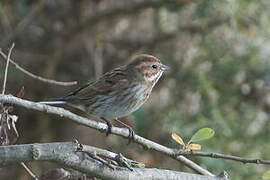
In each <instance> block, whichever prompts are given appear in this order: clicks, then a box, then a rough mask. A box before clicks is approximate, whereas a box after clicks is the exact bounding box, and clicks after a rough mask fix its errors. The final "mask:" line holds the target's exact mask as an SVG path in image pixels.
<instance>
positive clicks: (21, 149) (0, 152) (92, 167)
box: [0, 142, 221, 180]
mask: <svg viewBox="0 0 270 180" xmlns="http://www.w3.org/2000/svg"><path fill="white" fill-rule="evenodd" d="M84 146H85V145H84ZM76 150H77V143H74V142H64V143H44V144H25V145H12V146H1V147H0V159H1V161H0V166H5V165H9V164H16V163H19V162H29V161H51V162H55V163H58V164H60V165H63V166H65V167H67V168H72V169H75V170H78V171H80V172H83V173H86V174H88V175H90V176H94V177H98V178H102V179H115V180H125V179H126V180H127V179H128V180H133V179H134V180H135V179H159V180H163V179H164V180H167V179H185V180H195V179H196V180H214V179H216V180H217V179H221V178H218V177H211V176H202V175H195V174H188V173H182V172H176V171H170V170H162V169H154V168H134V170H133V171H130V170H128V169H127V168H122V167H117V168H115V170H112V169H111V168H109V167H108V166H106V165H104V164H102V163H100V162H99V161H96V160H94V159H92V158H91V157H89V156H87V155H86V154H84V153H81V152H76Z"/></svg>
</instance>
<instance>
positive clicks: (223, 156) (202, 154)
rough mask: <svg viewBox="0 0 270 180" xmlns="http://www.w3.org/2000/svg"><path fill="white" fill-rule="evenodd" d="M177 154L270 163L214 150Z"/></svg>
mask: <svg viewBox="0 0 270 180" xmlns="http://www.w3.org/2000/svg"><path fill="white" fill-rule="evenodd" d="M176 154H177V155H183V156H204V157H211V158H217V159H218V158H220V159H229V160H233V161H239V162H242V163H244V164H246V163H255V164H268V165H270V161H269V160H262V159H247V158H242V157H238V156H232V155H228V154H221V153H213V152H197V151H180V152H177V153H176Z"/></svg>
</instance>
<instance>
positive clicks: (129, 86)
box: [41, 54, 168, 120]
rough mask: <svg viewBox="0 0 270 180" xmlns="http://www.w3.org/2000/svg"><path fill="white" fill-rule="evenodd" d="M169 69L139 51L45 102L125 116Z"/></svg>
mask: <svg viewBox="0 0 270 180" xmlns="http://www.w3.org/2000/svg"><path fill="white" fill-rule="evenodd" d="M167 69H168V67H167V66H165V65H163V64H162V63H161V62H160V60H159V59H158V58H156V57H154V56H151V55H145V54H143V55H139V56H137V57H135V58H134V60H133V61H132V62H131V63H129V64H127V65H124V66H121V67H119V68H115V69H113V70H112V71H110V72H107V73H106V74H104V75H103V76H101V77H100V78H99V79H98V80H97V81H95V82H93V83H89V84H86V85H85V86H83V87H81V88H79V89H77V90H76V91H74V92H72V93H70V94H69V95H67V96H65V97H63V98H59V99H58V100H59V101H52V102H43V103H45V104H57V103H58V104H62V103H67V104H69V105H71V106H73V107H76V108H79V109H81V110H83V111H85V112H87V113H88V114H90V115H93V116H96V117H100V118H104V119H106V120H112V119H116V118H120V117H124V116H127V115H129V114H131V113H132V112H134V111H136V110H137V109H138V108H139V107H141V106H142V105H143V104H144V103H145V101H146V100H147V99H148V97H149V95H150V94H151V91H152V88H153V87H154V86H155V84H156V83H157V81H158V80H159V78H160V77H161V75H162V73H163V71H165V70H167ZM41 103H42V102H41Z"/></svg>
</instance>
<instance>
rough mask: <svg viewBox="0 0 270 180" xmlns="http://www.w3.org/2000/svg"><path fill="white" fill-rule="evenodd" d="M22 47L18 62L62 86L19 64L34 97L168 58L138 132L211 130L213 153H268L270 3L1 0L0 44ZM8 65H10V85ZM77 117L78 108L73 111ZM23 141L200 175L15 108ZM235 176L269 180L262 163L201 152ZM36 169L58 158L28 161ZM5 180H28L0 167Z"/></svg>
mask: <svg viewBox="0 0 270 180" xmlns="http://www.w3.org/2000/svg"><path fill="white" fill-rule="evenodd" d="M12 42H15V44H16V46H15V49H14V51H13V53H12V59H13V60H14V61H15V62H17V63H18V64H20V65H21V66H22V67H24V68H25V69H27V70H29V71H31V72H33V73H35V74H37V75H40V76H42V77H47V78H51V79H55V80H59V81H74V80H76V81H78V82H79V85H76V86H70V87H63V86H56V85H52V84H46V83H43V82H40V81H37V80H34V79H32V78H30V77H28V76H26V75H25V74H23V73H22V72H20V71H18V70H17V69H15V67H14V66H13V65H10V68H9V74H8V82H7V90H6V91H7V93H8V94H14V95H15V94H16V93H17V92H18V91H19V90H20V88H21V87H22V86H24V87H25V96H24V98H25V99H29V100H32V101H41V100H47V99H49V98H52V97H59V96H63V95H66V94H67V93H68V92H70V91H72V90H74V89H76V88H77V87H78V86H80V85H83V84H85V83H86V82H88V81H89V80H90V81H93V80H95V79H97V78H98V77H99V76H100V75H102V74H103V73H104V72H107V71H109V70H111V69H112V68H114V67H118V66H120V65H123V64H126V63H128V62H130V59H131V57H132V56H134V55H136V54H140V53H147V54H152V55H154V56H157V57H159V58H160V59H161V60H162V62H163V63H164V64H167V65H168V66H170V67H171V71H170V72H168V73H166V74H164V76H163V77H162V79H161V80H160V81H159V83H158V84H157V85H156V87H155V88H154V90H153V93H152V95H151V97H150V99H149V100H148V102H147V103H146V104H145V105H144V106H143V107H142V108H141V109H139V110H138V111H137V112H135V113H134V114H133V115H131V116H129V117H127V118H124V121H125V122H127V123H129V124H131V125H132V126H133V127H134V128H135V129H136V133H138V134H139V135H141V136H143V137H146V138H149V139H150V140H153V141H155V142H158V143H160V144H162V145H165V146H169V147H172V148H178V147H179V146H178V145H177V144H176V143H175V142H174V141H173V140H172V139H171V137H170V136H171V133H172V132H176V133H178V134H179V135H180V136H181V137H182V138H183V139H185V140H188V139H189V138H190V137H191V136H192V134H194V133H195V132H196V131H197V130H198V129H200V128H203V127H210V128H213V129H214V130H215V132H216V134H215V136H214V138H212V139H211V140H208V141H205V142H202V145H203V149H202V150H203V151H205V152H221V153H225V154H231V155H236V156H243V157H247V158H260V159H270V152H269V149H270V143H269V139H270V133H269V128H270V121H269V115H270V114H269V113H270V91H269V90H270V60H269V56H270V1H269V0H260V1H256V0H227V1H221V0H197V1H196V0H195V1H191V0H169V1H168V0H148V1H143V0H129V1H126V0H117V1H115V0H92V1H88V0H76V1H74V0H57V1H55V0H42V1H41V0H20V1H11V0H2V1H0V48H2V49H3V50H7V49H8V47H10V45H11V43H12ZM4 67H5V61H4V60H3V59H1V60H0V69H1V75H0V78H1V83H2V82H3V81H2V80H3V74H4ZM66 108H68V109H70V110H72V111H74V112H76V113H80V112H77V111H76V110H73V109H71V108H69V107H66ZM14 113H15V114H17V115H18V116H19V121H18V123H17V128H18V131H19V133H20V138H19V140H18V144H24V143H39V142H56V141H71V140H72V139H73V138H76V139H78V140H79V142H81V143H85V144H89V145H93V146H97V147H100V148H105V149H108V150H111V151H114V152H121V153H122V154H124V155H125V156H127V157H130V158H132V159H135V160H137V161H141V162H144V163H145V164H146V165H147V166H148V167H157V168H166V169H172V170H178V171H187V172H192V171H191V170H189V169H187V168H185V167H184V166H183V165H181V164H180V163H179V162H176V161H175V160H172V159H170V158H168V157H166V156H164V155H162V154H160V153H155V152H153V151H147V150H144V149H142V148H141V147H140V146H139V145H136V144H130V145H128V146H127V145H126V143H127V140H125V139H123V138H120V137H116V136H114V135H110V136H109V137H106V136H105V134H102V133H100V132H98V131H96V130H92V129H89V128H86V127H83V126H79V125H77V124H74V123H73V122H71V121H70V120H68V119H61V118H59V117H56V116H53V115H47V114H44V113H40V112H35V111H31V110H27V109H24V108H21V107H15V109H14ZM191 159H192V160H194V161H195V162H196V163H198V164H200V165H201V166H203V167H205V168H207V169H209V170H210V171H211V172H213V173H215V174H218V173H220V172H221V171H223V170H225V171H227V172H228V173H229V174H230V176H231V177H232V179H235V180H253V179H260V178H261V176H262V174H263V172H265V171H266V170H268V169H270V167H267V166H264V165H255V164H241V163H238V162H233V161H227V160H217V159H210V158H199V157H198V158H191ZM28 165H29V166H30V167H31V169H32V170H33V171H34V172H35V173H36V174H41V173H42V172H44V171H45V170H47V169H48V168H53V167H58V166H57V165H55V164H53V163H48V162H40V163H28ZM0 179H23V180H24V179H30V177H29V175H28V174H27V173H26V172H25V171H24V169H22V168H21V167H20V166H19V165H18V166H10V167H6V168H1V169H0Z"/></svg>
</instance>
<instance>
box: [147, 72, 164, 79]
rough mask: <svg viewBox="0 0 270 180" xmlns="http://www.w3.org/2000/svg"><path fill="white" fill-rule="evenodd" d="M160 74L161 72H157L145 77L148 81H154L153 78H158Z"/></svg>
mask: <svg viewBox="0 0 270 180" xmlns="http://www.w3.org/2000/svg"><path fill="white" fill-rule="evenodd" d="M161 75H162V72H158V73H156V74H154V75H152V76H151V77H149V78H147V80H148V81H154V80H156V81H157V80H158V79H159V78H160V77H161Z"/></svg>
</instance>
